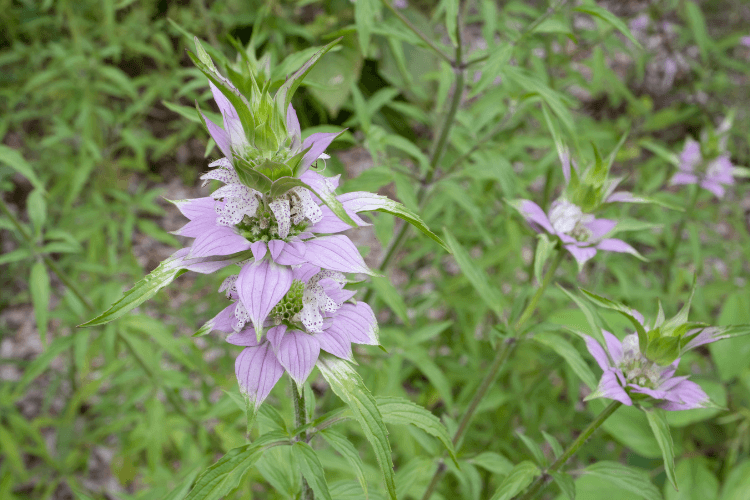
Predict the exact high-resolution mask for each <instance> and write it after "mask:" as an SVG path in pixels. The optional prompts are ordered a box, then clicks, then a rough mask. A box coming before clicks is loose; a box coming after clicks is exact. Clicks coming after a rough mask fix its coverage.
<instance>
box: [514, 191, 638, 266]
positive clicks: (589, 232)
mask: <svg viewBox="0 0 750 500" xmlns="http://www.w3.org/2000/svg"><path fill="white" fill-rule="evenodd" d="M514 206H515V207H516V209H517V210H518V211H519V212H520V213H521V215H523V217H524V218H525V219H526V221H527V222H528V223H529V225H531V227H532V228H533V229H534V230H536V231H542V230H544V231H546V232H547V233H549V234H551V235H554V236H556V237H557V238H559V239H560V241H561V243H562V246H563V247H564V248H565V249H566V250H567V251H568V252H570V253H571V255H573V257H574V258H575V260H576V262H577V263H578V265H579V267H583V265H584V264H585V263H586V262H587V261H588V260H589V259H591V258H592V257H594V256H595V255H596V252H597V250H604V251H608V252H625V253H630V254H633V255H636V256H638V257H640V254H639V253H638V251H637V250H636V249H635V248H633V247H631V246H630V245H628V244H627V243H625V242H624V241H623V240H620V239H617V238H607V237H606V236H607V235H608V234H610V233H612V232H613V230H614V229H615V227H616V226H617V221H615V220H611V219H597V218H596V217H594V216H593V215H592V214H587V213H584V212H583V210H581V208H580V207H579V206H577V205H574V204H573V203H571V202H570V201H568V200H566V199H564V198H561V199H558V200H556V201H554V202H553V203H552V205H551V206H550V210H549V215H547V214H545V213H544V210H542V209H541V207H539V205H537V204H536V203H534V202H533V201H529V200H519V201H517V202H515V204H514Z"/></svg>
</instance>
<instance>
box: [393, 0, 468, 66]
mask: <svg viewBox="0 0 750 500" xmlns="http://www.w3.org/2000/svg"><path fill="white" fill-rule="evenodd" d="M381 1H382V2H383V5H385V7H386V9H388V10H390V11H391V12H392V13H393V15H394V16H396V17H397V18H398V20H399V21H401V22H402V23H403V24H404V25H405V26H406V27H407V28H409V29H410V30H412V31H413V32H414V34H415V35H417V36H418V37H419V38H421V39H422V41H423V42H424V43H426V44H427V45H428V46H429V47H430V48H431V49H432V50H433V51H434V52H435V54H437V55H438V56H439V57H440V58H441V59H443V60H444V61H446V62H447V63H449V64H451V65H453V64H454V62H453V59H451V57H450V56H449V55H448V54H446V53H445V52H443V50H442V49H441V48H440V47H438V46H437V44H435V42H433V41H432V40H430V39H429V37H428V36H427V35H425V34H424V33H422V30H420V29H419V28H417V27H416V26H414V24H413V23H412V22H411V21H409V20H408V19H407V18H406V17H405V16H404V15H403V14H402V13H400V12H399V11H398V10H396V8H395V7H393V5H391V2H389V1H388V0H381Z"/></svg>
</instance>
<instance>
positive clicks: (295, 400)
mask: <svg viewBox="0 0 750 500" xmlns="http://www.w3.org/2000/svg"><path fill="white" fill-rule="evenodd" d="M289 381H290V382H291V384H292V404H293V405H294V428H295V429H296V428H298V427H301V426H303V425H305V424H307V410H306V409H305V392H304V388H303V387H300V386H298V385H297V383H296V382H295V381H294V380H292V379H291V377H290V378H289ZM294 440H295V441H303V442H307V431H302V432H300V433H299V435H298V436H297V437H295V438H294ZM300 480H301V481H302V483H301V484H302V494H301V495H300V500H314V499H315V495H314V494H313V491H312V488H310V485H309V484H307V481H305V477H304V476H302V475H301V476H300Z"/></svg>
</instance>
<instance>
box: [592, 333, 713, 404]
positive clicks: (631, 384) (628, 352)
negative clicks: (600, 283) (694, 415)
mask: <svg viewBox="0 0 750 500" xmlns="http://www.w3.org/2000/svg"><path fill="white" fill-rule="evenodd" d="M602 333H603V335H604V339H605V343H606V346H607V349H606V351H605V350H604V348H602V346H601V345H600V344H599V343H598V342H597V341H596V340H594V339H593V338H591V337H587V338H586V347H587V348H588V350H589V352H590V353H591V355H592V356H593V357H594V359H595V360H596V362H597V364H598V365H599V367H601V369H602V370H603V371H604V374H603V375H602V378H601V381H600V382H599V387H598V388H597V390H596V391H595V392H593V393H591V394H590V395H589V396H588V398H587V399H594V398H598V397H604V398H609V399H614V400H616V401H619V402H621V403H623V404H626V405H628V406H632V405H633V399H636V400H637V401H644V400H650V401H651V402H652V404H653V405H654V406H656V407H658V408H662V409H664V410H691V409H694V408H705V407H708V406H712V403H711V402H710V400H709V398H708V396H707V395H706V393H705V392H704V391H703V389H701V387H700V386H699V385H698V384H696V383H695V382H691V381H690V380H687V378H688V377H687V376H681V377H675V376H674V374H675V372H676V371H677V365H678V364H679V363H680V360H679V358H678V359H676V360H675V361H673V362H672V363H671V364H670V365H668V366H666V367H664V366H660V365H659V364H657V363H655V362H654V361H651V360H649V359H648V358H647V357H646V356H645V355H644V354H643V353H642V352H641V350H640V347H639V342H638V335H637V334H635V333H632V334H630V335H626V336H625V338H624V339H623V340H622V342H620V340H619V339H618V338H617V337H615V336H614V335H613V334H611V333H610V332H607V331H603V332H602ZM713 340H717V339H712V340H711V341H713Z"/></svg>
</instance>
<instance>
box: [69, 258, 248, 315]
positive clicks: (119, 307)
mask: <svg viewBox="0 0 750 500" xmlns="http://www.w3.org/2000/svg"><path fill="white" fill-rule="evenodd" d="M189 251H190V249H189V248H183V249H182V250H178V251H177V252H175V253H174V254H172V255H171V256H170V257H169V258H167V259H166V260H165V261H164V262H162V263H161V264H159V266H158V267H157V268H156V269H154V270H153V271H151V273H149V274H148V275H147V276H146V277H145V278H143V279H142V280H141V281H139V282H138V283H136V284H135V285H134V286H133V288H131V289H130V290H128V291H127V292H125V293H124V294H123V296H122V298H121V299H120V300H118V301H117V302H115V303H114V304H112V306H110V308H109V309H107V310H106V311H105V312H103V313H102V314H100V315H99V316H97V317H96V318H94V319H92V320H89V321H87V322H86V323H83V324H81V325H78V326H79V327H80V328H83V327H88V326H98V325H103V324H105V323H109V322H110V321H114V320H116V319H117V318H120V317H122V316H124V315H125V314H126V313H128V312H129V311H132V310H133V309H135V308H136V307H138V306H139V305H141V304H142V303H144V302H146V301H147V300H148V299H150V298H151V297H153V296H154V295H156V292H158V291H159V290H161V289H162V288H164V287H165V286H167V285H168V284H170V283H171V282H172V281H174V279H175V278H177V277H178V276H180V275H182V274H183V273H185V272H186V271H195V272H198V273H202V274H208V273H212V272H214V271H217V270H219V269H221V268H222V267H226V266H228V265H230V264H233V263H235V262H237V261H238V260H241V258H237V256H233V255H230V256H227V257H226V259H227V260H212V259H186V258H185V257H186V256H187V254H188V252H189ZM242 258H246V257H242Z"/></svg>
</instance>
